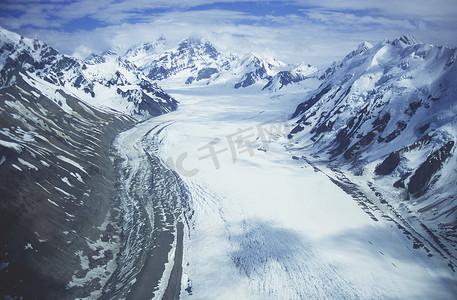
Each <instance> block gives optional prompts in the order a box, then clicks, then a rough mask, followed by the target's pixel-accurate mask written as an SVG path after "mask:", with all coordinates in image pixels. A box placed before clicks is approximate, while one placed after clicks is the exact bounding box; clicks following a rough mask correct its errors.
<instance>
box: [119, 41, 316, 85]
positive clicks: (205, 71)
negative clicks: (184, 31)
mask: <svg viewBox="0 0 457 300" xmlns="http://www.w3.org/2000/svg"><path fill="white" fill-rule="evenodd" d="M166 45H167V42H166V39H165V38H161V39H159V40H157V41H156V42H153V43H146V44H142V45H139V46H137V47H135V48H132V49H130V50H128V51H127V52H126V54H125V55H124V56H123V58H124V59H125V60H128V61H130V62H132V63H134V64H135V65H136V66H137V67H138V68H139V69H140V70H142V71H143V72H144V73H145V74H146V76H148V77H149V78H150V79H152V80H156V81H159V82H160V81H165V80H168V81H172V82H173V83H175V84H178V85H180V84H183V83H185V84H189V85H191V84H194V85H195V84H204V85H207V84H225V85H232V86H233V87H234V88H236V89H239V88H245V87H248V86H252V85H256V84H258V85H259V86H260V87H261V88H263V89H266V90H269V91H277V90H279V89H281V88H283V87H284V86H286V85H289V84H293V83H298V82H300V81H303V80H305V79H307V78H311V77H315V76H317V69H316V68H315V67H312V66H310V65H304V64H302V65H299V66H292V65H287V64H285V63H283V62H281V61H278V60H276V59H273V58H264V57H261V56H259V55H256V54H253V53H250V54H248V55H245V56H239V55H236V54H231V53H229V54H221V53H220V52H219V51H218V50H217V49H216V48H215V47H214V46H213V45H212V44H211V43H210V42H209V41H206V40H199V39H193V38H188V39H185V40H183V41H181V42H180V43H179V45H178V46H177V47H175V48H172V49H169V50H164V49H165V48H166Z"/></svg>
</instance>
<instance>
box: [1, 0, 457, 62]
mask: <svg viewBox="0 0 457 300" xmlns="http://www.w3.org/2000/svg"><path fill="white" fill-rule="evenodd" d="M0 26H2V27H4V28H6V29H9V30H12V31H15V32H17V33H20V34H23V35H25V36H29V37H36V38H39V39H41V40H43V41H45V42H47V43H48V44H50V45H52V46H54V47H55V48H57V49H58V50H60V51H62V52H64V53H66V54H70V55H75V56H78V57H84V56H85V55H88V54H89V53H91V52H95V53H99V52H102V51H104V50H107V49H109V48H112V47H116V48H118V49H121V50H123V49H125V48H128V47H130V46H133V45H136V44H138V43H142V42H147V41H152V40H154V39H156V38H158V37H159V36H162V35H163V36H165V37H166V38H167V39H169V40H171V41H174V40H179V39H183V38H186V37H188V36H194V37H204V38H207V39H209V40H210V41H212V42H213V43H214V44H215V45H216V47H217V48H219V49H220V50H221V51H232V52H251V51H253V52H257V53H259V54H263V55H269V56H275V57H277V58H279V59H281V60H284V61H286V62H291V63H297V62H301V61H303V62H305V63H311V64H314V65H317V66H324V65H326V64H328V63H330V62H331V61H333V60H336V59H339V58H341V57H342V56H343V55H345V54H346V53H347V52H349V51H351V50H352V49H354V48H355V47H357V45H358V44H359V43H361V42H363V41H365V40H366V41H368V42H371V43H377V42H380V41H382V40H383V39H385V38H387V39H394V38H397V37H399V36H400V35H402V34H411V35H414V36H415V37H416V38H417V39H419V40H421V41H423V42H427V43H433V44H439V45H447V46H452V47H456V46H457V34H456V32H457V1H456V0H434V1H431V0H404V1H398V0H395V1H394V0H384V1H377V2H374V1H360V0H345V1H339V0H296V1H239V0H238V1H230V0H222V1H211V0H194V1H182V0H155V1H151V0H99V1H93V0H80V1H67V0H52V1H40V0H28V1H22V0H16V1H12V0H2V5H1V8H0Z"/></svg>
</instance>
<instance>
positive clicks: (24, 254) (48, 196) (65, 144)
mask: <svg viewBox="0 0 457 300" xmlns="http://www.w3.org/2000/svg"><path fill="white" fill-rule="evenodd" d="M22 72H23V70H15V71H12V72H10V73H9V76H10V77H9V78H8V81H9V83H10V84H9V86H8V87H4V88H2V89H0V114H1V118H0V120H1V121H0V122H1V131H0V161H1V163H0V181H1V184H0V190H1V191H0V192H1V193H0V194H1V197H0V198H1V199H0V208H1V209H0V223H1V225H0V227H1V230H0V247H1V254H0V255H1V256H0V266H1V267H0V282H1V284H0V294H1V295H3V296H6V295H10V296H12V297H25V298H28V299H32V298H33V299H35V298H38V299H57V298H62V297H64V296H65V297H68V296H69V295H72V296H73V297H83V296H87V295H85V292H84V290H82V289H81V287H79V286H78V284H77V283H76V284H75V285H73V286H68V283H69V282H70V281H72V279H75V278H85V277H89V278H92V279H95V278H96V279H97V280H99V281H98V283H96V282H95V281H94V282H93V284H101V283H102V282H103V281H106V280H107V278H108V277H109V275H110V272H111V271H110V268H112V266H113V264H115V261H114V258H115V257H116V251H118V250H117V248H116V245H117V243H118V242H119V239H120V238H119V235H120V232H119V230H118V229H116V228H113V227H112V226H111V227H110V226H108V227H107V226H106V224H108V221H114V220H115V219H117V218H119V217H120V216H119V213H118V212H117V210H116V208H115V196H116V195H115V188H114V183H115V180H116V177H115V172H114V166H113V163H112V161H111V158H110V151H109V149H110V145H111V142H112V140H113V138H114V136H115V135H116V134H117V133H118V132H119V131H121V130H125V129H126V128H128V127H130V126H131V125H132V124H134V120H133V119H131V118H129V117H125V116H122V115H113V114H107V113H105V112H102V111H100V110H98V109H96V108H94V107H91V106H89V105H87V104H84V103H83V102H81V101H79V100H78V99H76V98H75V97H73V96H71V95H69V94H67V93H65V92H64V91H62V90H56V91H55V93H54V95H53V98H50V97H48V96H46V95H45V94H43V93H42V87H43V86H45V85H44V82H42V81H40V80H39V79H37V78H32V77H29V76H28V75H27V74H25V73H22ZM104 224H105V225H104ZM83 262H85V263H83ZM81 266H82V267H81ZM89 266H90V267H91V269H92V270H97V268H99V269H98V271H96V273H94V272H93V271H92V274H91V273H90V272H89V271H90V270H89ZM76 282H77V280H76Z"/></svg>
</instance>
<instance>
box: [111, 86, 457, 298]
mask: <svg viewBox="0 0 457 300" xmlns="http://www.w3.org/2000/svg"><path fill="white" fill-rule="evenodd" d="M163 85H164V87H165V90H167V92H169V93H170V94H171V95H173V96H174V97H175V98H176V99H178V100H179V101H180V106H179V108H178V110H177V111H175V112H172V113H169V114H167V115H163V116H160V117H157V118H153V119H150V120H148V121H145V122H143V123H141V124H139V125H137V126H136V127H135V128H133V129H131V130H130V131H128V132H127V133H124V137H125V138H127V137H130V139H132V137H135V138H136V137H138V139H142V143H144V142H145V141H147V139H144V136H145V135H148V134H150V133H151V132H150V131H148V130H147V129H149V130H153V129H154V128H160V131H158V130H157V131H154V136H155V138H154V143H157V145H155V146H157V147H155V146H154V147H152V146H151V147H144V149H143V150H141V151H150V152H151V154H154V155H156V156H158V157H160V158H161V159H162V162H163V163H164V164H166V165H167V166H168V168H170V169H174V170H175V171H176V173H178V174H179V175H180V177H181V179H182V180H183V182H184V183H185V185H186V186H187V189H188V191H189V193H190V199H188V201H189V203H188V205H189V208H190V211H189V210H188V211H186V213H185V214H186V217H187V219H188V221H189V223H188V224H189V226H188V227H186V228H185V229H184V249H183V260H182V265H183V270H182V271H183V277H182V280H181V285H182V286H181V298H184V299H186V298H190V299H357V298H360V299H377V298H379V299H455V297H456V295H457V288H456V286H455V277H454V276H455V275H453V274H451V272H450V269H449V268H448V267H447V266H446V263H445V262H444V261H442V260H441V259H440V258H439V257H438V256H436V255H435V256H433V257H431V258H429V257H427V253H426V252H425V251H424V250H423V249H413V247H412V243H411V241H410V240H409V239H408V238H407V236H406V235H405V234H404V233H403V231H402V230H401V229H399V228H398V227H397V226H396V224H395V223H393V222H389V221H387V220H386V219H384V218H383V217H382V216H381V215H380V214H381V213H380V212H376V211H373V212H371V213H372V215H370V214H368V213H367V212H366V211H364V210H363V209H362V208H361V206H359V204H358V203H357V201H355V200H354V199H353V197H352V196H351V195H349V194H347V193H346V192H344V191H343V190H342V189H341V188H340V187H338V186H337V185H336V184H334V183H333V182H332V181H331V180H330V179H329V177H328V176H326V175H325V174H324V173H323V172H318V171H316V169H315V168H314V167H313V166H311V165H310V164H308V163H307V162H306V160H302V159H293V158H292V156H294V155H296V156H301V155H305V154H306V153H299V152H297V153H291V152H289V151H288V150H287V147H285V146H286V145H287V144H288V143H289V141H288V140H287V139H286V135H287V130H288V127H287V126H286V125H287V124H286V120H287V117H288V116H289V114H290V113H291V112H292V111H293V109H294V108H295V107H296V105H297V103H299V102H300V101H301V100H303V97H302V96H303V94H302V93H303V92H301V94H300V93H297V94H295V96H293V95H292V96H291V95H290V94H289V95H288V96H287V97H286V96H281V95H278V94H277V95H276V96H275V97H271V95H270V94H268V93H259V92H258V89H257V88H256V87H252V88H249V89H245V90H243V91H238V90H234V89H233V88H227V87H223V86H221V87H220V88H218V87H215V86H212V87H201V86H200V87H191V86H186V87H182V88H179V89H176V86H173V85H170V86H168V87H167V85H166V83H165V84H163ZM294 98H295V99H294ZM158 125H161V126H158ZM135 132H136V133H135ZM151 141H152V140H151ZM130 143H132V141H130ZM135 149H136V148H135V147H133V148H132V147H130V149H127V150H125V151H136V150H138V149H136V150H135ZM119 151H123V150H122V149H121V148H119ZM137 167H138V168H139V169H141V168H143V167H144V166H141V165H139V166H137ZM373 216H375V217H373ZM184 219H185V218H182V220H184ZM375 219H376V220H375ZM176 222H178V221H176ZM175 244H176V242H174V243H173V244H172V246H173V247H175V246H176V245H175ZM170 253H171V254H170V255H169V256H168V257H169V260H170V261H172V260H173V259H174V253H175V252H174V250H171V251H170ZM175 261H176V260H175ZM165 269H166V270H171V266H168V267H166V268H165Z"/></svg>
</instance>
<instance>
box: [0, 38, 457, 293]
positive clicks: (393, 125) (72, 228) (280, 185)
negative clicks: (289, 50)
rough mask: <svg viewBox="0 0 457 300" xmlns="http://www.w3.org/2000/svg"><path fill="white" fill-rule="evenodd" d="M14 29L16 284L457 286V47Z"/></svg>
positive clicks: (11, 241) (133, 289)
mask: <svg viewBox="0 0 457 300" xmlns="http://www.w3.org/2000/svg"><path fill="white" fill-rule="evenodd" d="M0 38H1V43H0V58H1V59H0V64H1V70H0V75H1V78H0V86H1V87H0V97H1V98H0V113H1V117H2V118H1V125H2V126H1V129H0V158H1V160H0V180H1V183H2V185H1V186H0V188H1V190H2V199H1V201H0V205H1V208H2V210H1V222H2V223H1V225H2V230H1V232H0V245H1V247H2V248H1V251H2V252H1V253H0V254H1V256H0V282H1V286H0V293H1V294H0V295H1V296H3V297H4V298H5V299H11V298H13V299H14V298H20V297H25V298H33V297H37V298H44V299H75V298H77V299H178V298H179V299H181V298H182V299H193V298H196V299H358V298H359V299H398V298H401V299H417V298H428V299H454V298H455V296H456V295H457V285H456V284H455V283H456V273H455V271H456V270H455V269H456V267H457V247H456V235H455V228H456V213H457V200H456V197H455V194H456V192H457V187H456V186H455V172H453V170H454V169H455V166H456V163H457V161H456V156H455V147H454V143H455V141H456V140H457V135H456V132H457V131H456V130H455V128H456V124H457V123H456V120H457V119H456V117H455V116H456V114H455V112H456V106H455V101H454V100H455V92H456V86H457V84H456V83H457V82H456V79H455V78H457V76H455V75H456V70H457V69H456V66H455V57H456V53H457V52H456V51H457V50H456V49H452V48H447V47H441V46H434V45H428V44H421V43H419V42H417V41H416V40H415V39H414V38H412V37H408V36H402V37H400V38H399V39H396V40H393V41H388V40H385V41H382V42H380V43H379V44H377V45H375V46H372V45H370V44H369V43H366V42H364V43H362V44H360V46H359V47H358V48H357V49H355V50H354V51H352V52H351V53H349V54H348V55H347V56H345V57H344V58H343V59H342V60H341V61H338V62H335V63H333V64H332V65H331V66H329V67H328V68H327V69H325V70H318V69H317V68H316V67H313V66H311V65H308V64H305V63H301V64H297V65H290V64H287V63H284V62H281V61H279V60H276V59H274V58H270V57H263V56H261V55H257V54H255V53H249V54H245V55H238V54H233V53H227V54H223V53H220V52H219V51H218V50H217V49H216V48H215V47H214V46H213V45H212V44H211V42H209V41H207V40H199V39H195V38H188V39H185V40H182V41H180V42H179V43H178V44H172V43H170V42H168V41H167V40H166V38H164V37H162V38H160V39H158V40H156V41H154V42H150V43H146V44H141V45H137V46H135V47H133V48H131V49H129V50H128V51H127V52H125V53H118V52H116V51H115V50H110V51H106V52H104V53H103V54H101V55H95V54H93V55H91V56H90V57H88V58H87V59H85V60H79V59H76V58H73V57H70V56H66V55H63V54H61V53H59V52H58V51H56V50H54V49H53V48H52V47H50V46H48V45H46V44H44V43H43V42H40V41H38V40H32V39H27V38H24V37H20V36H18V35H16V34H14V33H12V32H8V31H6V30H4V29H1V31H0ZM424 74H426V75H424Z"/></svg>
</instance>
